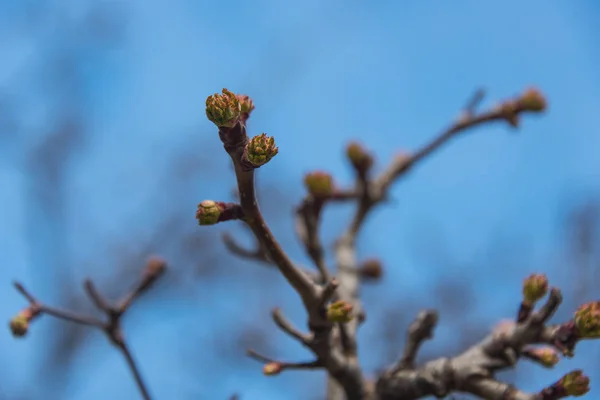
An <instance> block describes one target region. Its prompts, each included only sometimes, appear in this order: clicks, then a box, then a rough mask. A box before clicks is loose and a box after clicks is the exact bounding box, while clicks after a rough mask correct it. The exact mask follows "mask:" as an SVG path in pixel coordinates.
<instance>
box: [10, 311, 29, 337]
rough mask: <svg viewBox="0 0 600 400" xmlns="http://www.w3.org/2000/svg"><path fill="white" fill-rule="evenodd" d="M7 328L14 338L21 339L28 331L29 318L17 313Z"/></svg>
mask: <svg viewBox="0 0 600 400" xmlns="http://www.w3.org/2000/svg"><path fill="white" fill-rule="evenodd" d="M9 326H10V331H11V332H12V334H13V336H14V337H23V336H25V335H26V334H27V331H28V329H29V318H27V316H26V315H24V314H23V313H19V314H18V315H17V316H16V317H14V318H13V319H11V320H10V324H9Z"/></svg>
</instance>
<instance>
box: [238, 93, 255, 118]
mask: <svg viewBox="0 0 600 400" xmlns="http://www.w3.org/2000/svg"><path fill="white" fill-rule="evenodd" d="M237 98H238V100H239V102H240V112H241V113H242V114H247V115H250V113H251V112H252V111H253V110H254V103H253V102H252V99H251V98H250V97H248V95H245V94H238V95H237Z"/></svg>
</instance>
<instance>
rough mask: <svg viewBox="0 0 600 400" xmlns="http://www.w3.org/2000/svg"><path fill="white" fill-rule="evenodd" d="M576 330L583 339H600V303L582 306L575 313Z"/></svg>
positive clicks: (595, 302)
mask: <svg viewBox="0 0 600 400" xmlns="http://www.w3.org/2000/svg"><path fill="white" fill-rule="evenodd" d="M573 320H574V322H575V328H576V330H577V335H578V336H579V337H580V338H582V339H597V338H600V301H594V302H591V303H587V304H584V305H582V306H580V307H579V308H578V309H577V311H575V317H574V319H573Z"/></svg>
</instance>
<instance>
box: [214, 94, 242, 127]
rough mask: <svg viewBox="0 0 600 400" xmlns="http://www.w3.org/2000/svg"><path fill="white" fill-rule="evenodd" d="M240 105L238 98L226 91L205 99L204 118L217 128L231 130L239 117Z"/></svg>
mask: <svg viewBox="0 0 600 400" xmlns="http://www.w3.org/2000/svg"><path fill="white" fill-rule="evenodd" d="M240 112H241V104H240V100H239V99H238V97H237V96H236V95H235V94H233V93H231V92H230V91H229V90H227V89H223V94H218V93H215V94H213V95H212V96H208V98H207V99H206V116H207V117H208V119H209V120H210V121H211V122H212V123H214V124H215V125H216V126H218V127H219V128H221V127H224V128H233V127H234V126H235V124H237V122H238V119H239V117H240Z"/></svg>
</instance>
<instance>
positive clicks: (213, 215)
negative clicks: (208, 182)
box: [196, 200, 222, 225]
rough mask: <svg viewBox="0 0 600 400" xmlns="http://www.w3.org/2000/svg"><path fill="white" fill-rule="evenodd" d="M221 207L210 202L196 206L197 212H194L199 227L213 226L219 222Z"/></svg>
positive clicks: (205, 201)
mask: <svg viewBox="0 0 600 400" xmlns="http://www.w3.org/2000/svg"><path fill="white" fill-rule="evenodd" d="M221 211H222V210H221V207H219V204H218V203H217V202H215V201H212V200H204V201H203V202H202V203H200V204H198V210H197V211H196V219H197V220H198V224H200V225H214V224H216V223H217V222H219V217H220V216H221Z"/></svg>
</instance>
